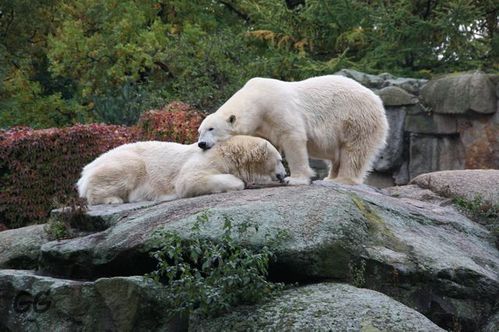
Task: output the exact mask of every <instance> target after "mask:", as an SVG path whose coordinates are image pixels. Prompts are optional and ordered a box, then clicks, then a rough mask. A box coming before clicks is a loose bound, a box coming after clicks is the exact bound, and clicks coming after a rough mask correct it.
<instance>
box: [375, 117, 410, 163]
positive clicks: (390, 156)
mask: <svg viewBox="0 0 499 332" xmlns="http://www.w3.org/2000/svg"><path fill="white" fill-rule="evenodd" d="M386 117H387V119H388V123H389V126H390V129H389V131H388V138H387V143H386V146H385V147H384V149H383V150H382V151H381V152H380V153H379V155H378V156H377V157H376V160H375V161H374V164H373V167H374V170H376V171H378V172H387V171H390V170H393V169H395V168H397V167H398V166H400V165H401V164H402V161H403V160H402V156H403V152H404V123H405V117H406V110H405V108H404V107H387V108H386Z"/></svg>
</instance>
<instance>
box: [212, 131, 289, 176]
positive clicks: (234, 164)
mask: <svg viewBox="0 0 499 332" xmlns="http://www.w3.org/2000/svg"><path fill="white" fill-rule="evenodd" d="M213 150H214V151H213V152H214V153H216V154H218V156H219V157H220V158H219V159H220V160H223V163H224V164H225V165H226V167H227V168H228V171H229V173H231V174H233V175H235V176H237V177H238V178H240V179H241V180H243V181H244V182H245V183H246V184H263V183H265V182H268V181H271V180H272V181H276V180H279V181H281V182H282V181H283V179H284V177H285V176H286V170H285V168H284V166H283V164H282V157H281V154H280V153H279V151H277V149H276V148H275V147H274V146H273V145H272V144H271V143H270V142H268V141H267V140H265V139H263V138H259V137H253V136H244V135H236V136H231V137H229V138H228V139H227V140H226V141H224V142H223V143H221V144H217V145H216V146H215V148H214V149H213Z"/></svg>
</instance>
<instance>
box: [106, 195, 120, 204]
mask: <svg viewBox="0 0 499 332" xmlns="http://www.w3.org/2000/svg"><path fill="white" fill-rule="evenodd" d="M102 203H103V204H123V199H121V198H120V197H116V196H110V197H106V198H104V199H103V201H102Z"/></svg>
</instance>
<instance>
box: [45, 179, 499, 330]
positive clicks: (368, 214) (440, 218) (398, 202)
mask: <svg viewBox="0 0 499 332" xmlns="http://www.w3.org/2000/svg"><path fill="white" fill-rule="evenodd" d="M205 215H207V216H208V217H209V218H208V221H207V222H206V223H205V225H204V227H202V229H201V230H200V232H201V233H200V235H199V236H201V237H208V238H212V239H215V240H216V239H217V238H219V237H220V236H221V235H222V234H223V229H222V225H223V223H224V220H226V219H227V218H228V219H230V220H232V222H233V223H234V225H235V226H237V225H243V224H247V223H250V224H255V225H257V226H258V229H259V231H258V232H253V233H250V234H248V235H247V236H245V237H244V238H240V239H239V241H240V243H241V244H242V245H245V246H252V247H256V248H257V247H260V246H262V245H265V244H266V241H267V240H268V239H269V237H270V238H273V237H275V236H277V234H281V233H282V232H284V233H286V234H287V238H286V239H284V240H283V242H282V243H281V244H280V246H279V247H278V249H277V252H276V256H277V261H276V262H273V263H272V264H271V266H270V273H271V278H272V279H273V280H280V281H290V282H293V281H302V282H311V281H317V280H324V279H335V280H340V281H345V282H350V283H355V284H357V285H359V286H364V287H368V288H371V289H375V290H379V291H381V292H383V293H385V294H388V295H389V296H392V297H394V298H395V299H397V300H399V301H401V302H403V303H404V304H406V305H409V306H410V307H412V308H415V309H417V310H418V311H419V312H421V313H423V314H425V315H426V316H427V317H429V318H430V319H432V320H433V321H434V322H436V323H437V324H438V325H440V326H443V327H445V328H450V327H451V326H452V324H454V323H456V322H458V323H459V324H460V326H461V327H462V329H463V330H466V331H472V330H475V329H477V328H479V327H480V326H481V324H483V321H484V320H485V319H487V318H488V317H489V316H490V315H491V314H492V313H493V308H494V305H496V301H497V296H496V295H497V294H498V291H499V276H498V271H499V269H498V267H499V253H498V251H497V249H496V248H495V247H494V238H493V236H492V235H491V234H490V232H488V231H487V230H486V229H485V228H482V227H481V226H480V225H478V224H475V223H473V222H472V221H470V220H469V219H467V218H466V217H464V216H463V215H461V214H459V213H458V212H457V211H456V210H454V209H453V208H452V207H451V206H441V205H436V204H433V203H429V202H422V201H419V200H415V199H401V198H398V197H391V196H388V195H386V194H383V193H381V192H379V191H376V190H373V189H371V188H369V187H367V186H353V187H349V186H341V185H337V184H334V183H330V182H323V181H317V182H316V183H315V184H314V185H312V186H301V187H277V188H267V189H260V190H246V191H243V192H239V193H237V194H234V193H227V194H218V195H210V196H203V197H197V198H190V199H183V200H177V201H173V202H168V203H163V204H159V205H156V206H151V207H147V208H144V209H143V210H139V211H133V212H131V213H130V214H129V215H128V217H127V218H124V219H122V220H121V221H120V222H118V223H117V224H116V225H114V226H112V227H110V228H108V229H107V230H104V231H101V232H97V233H95V234H92V235H88V236H85V237H81V238H77V239H71V240H64V241H57V242H50V243H46V244H44V245H43V246H42V256H41V261H40V266H41V269H42V271H43V272H45V273H54V274H58V275H63V276H70V277H74V278H82V277H91V278H95V277H99V276H112V275H127V274H139V273H145V272H148V271H150V270H151V269H152V268H154V261H151V259H150V258H149V254H148V253H149V252H150V251H151V250H152V249H153V247H154V241H153V237H154V236H153V234H154V232H155V231H157V230H169V231H176V232H178V233H179V234H180V235H181V236H182V237H183V238H185V239H189V238H191V237H192V236H193V232H192V227H193V225H194V224H196V222H197V220H198V218H199V216H205Z"/></svg>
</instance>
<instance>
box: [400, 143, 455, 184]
mask: <svg viewBox="0 0 499 332" xmlns="http://www.w3.org/2000/svg"><path fill="white" fill-rule="evenodd" d="M409 144H410V146H409V165H408V169H409V178H410V179H413V178H415V177H416V176H418V175H419V174H423V173H429V172H435V171H440V170H444V169H463V168H464V149H463V146H462V144H461V142H460V140H459V138H458V137H455V136H433V135H425V134H416V133H411V134H410V135H409Z"/></svg>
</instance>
